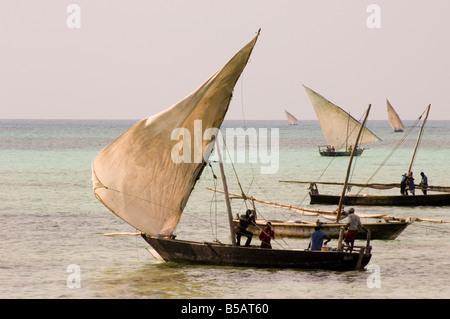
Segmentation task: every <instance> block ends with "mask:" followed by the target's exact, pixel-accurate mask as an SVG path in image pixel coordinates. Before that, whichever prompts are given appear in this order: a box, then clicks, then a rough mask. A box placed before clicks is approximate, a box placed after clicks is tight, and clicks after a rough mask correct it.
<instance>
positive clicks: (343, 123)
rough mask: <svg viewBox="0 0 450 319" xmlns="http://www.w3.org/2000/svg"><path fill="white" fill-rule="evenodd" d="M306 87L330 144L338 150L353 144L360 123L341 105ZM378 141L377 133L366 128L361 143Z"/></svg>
mask: <svg viewBox="0 0 450 319" xmlns="http://www.w3.org/2000/svg"><path fill="white" fill-rule="evenodd" d="M304 87H305V90H306V93H307V94H308V96H309V98H310V100H311V103H312V105H313V107H314V110H315V111H316V115H317V118H318V119H319V123H320V127H321V128H322V132H323V135H324V136H325V139H326V140H327V143H328V145H330V146H333V147H334V148H335V149H336V150H337V149H340V148H342V147H346V146H353V145H354V144H355V140H356V137H357V136H358V130H359V127H360V126H361V125H360V123H359V122H358V121H357V120H356V119H354V118H353V117H352V116H351V115H350V114H348V113H347V112H345V111H344V110H343V109H341V108H340V107H339V106H336V105H334V104H333V103H332V102H330V101H328V100H327V99H325V98H324V97H323V96H321V95H320V94H318V93H316V92H314V91H313V90H311V89H309V88H307V87H306V86H304ZM378 141H380V139H379V138H378V137H377V136H376V135H375V134H373V133H372V132H371V131H370V130H369V129H367V128H364V130H363V132H362V136H361V140H360V142H359V144H368V143H375V142H378Z"/></svg>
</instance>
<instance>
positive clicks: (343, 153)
mask: <svg viewBox="0 0 450 319" xmlns="http://www.w3.org/2000/svg"><path fill="white" fill-rule="evenodd" d="M362 152H364V149H363V148H358V149H357V150H356V152H355V155H354V156H359V155H361V154H362ZM319 153H320V155H322V156H333V157H334V156H350V155H351V154H352V152H347V151H322V150H319Z"/></svg>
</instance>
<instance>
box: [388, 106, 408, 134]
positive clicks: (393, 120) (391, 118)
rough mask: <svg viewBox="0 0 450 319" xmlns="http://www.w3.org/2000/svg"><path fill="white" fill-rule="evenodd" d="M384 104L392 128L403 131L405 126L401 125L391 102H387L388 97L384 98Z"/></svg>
mask: <svg viewBox="0 0 450 319" xmlns="http://www.w3.org/2000/svg"><path fill="white" fill-rule="evenodd" d="M386 104H387V114H388V120H389V124H390V125H391V127H392V129H393V130H394V131H396V132H403V129H404V128H405V126H404V125H403V123H402V120H400V117H399V116H398V114H397V112H395V110H394V108H393V107H392V105H391V103H389V100H388V99H386Z"/></svg>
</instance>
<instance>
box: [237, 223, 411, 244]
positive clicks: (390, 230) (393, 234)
mask: <svg viewBox="0 0 450 319" xmlns="http://www.w3.org/2000/svg"><path fill="white" fill-rule="evenodd" d="M234 223H235V225H237V221H234ZM270 223H271V224H272V228H273V230H274V231H275V236H279V237H295V238H310V237H311V234H312V233H313V232H314V227H315V226H316V225H315V223H311V224H304V223H295V222H283V221H273V220H271V221H270ZM409 224H410V223H408V222H397V221H395V222H380V223H364V227H366V228H367V229H369V230H370V235H371V236H370V238H371V239H372V240H374V239H378V240H393V239H395V238H397V237H398V236H399V235H400V234H401V233H402V232H403V231H404V230H405V229H406V227H408V225H409ZM265 226H266V222H265V221H257V226H250V227H249V228H247V229H248V230H249V231H251V232H252V233H253V234H254V235H255V236H258V235H259V234H260V233H261V230H262V229H264V228H265ZM343 226H345V224H335V223H323V224H322V225H321V231H323V232H324V233H327V234H328V235H330V236H331V238H334V239H337V238H339V229H340V227H343ZM357 239H366V232H365V231H360V232H358V234H357Z"/></svg>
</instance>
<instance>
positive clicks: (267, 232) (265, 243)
mask: <svg viewBox="0 0 450 319" xmlns="http://www.w3.org/2000/svg"><path fill="white" fill-rule="evenodd" d="M238 218H239V223H238V226H237V227H236V229H235V234H236V245H237V246H240V245H241V237H242V236H245V237H247V240H246V242H245V247H249V246H250V243H251V242H252V238H253V233H252V232H251V231H248V230H247V227H249V226H250V225H256V211H255V210H252V209H247V211H246V212H245V215H241V216H238ZM274 238H275V232H274V230H273V229H272V224H271V223H270V222H267V225H266V228H265V229H263V230H262V231H261V233H260V234H259V239H260V240H261V246H260V247H261V248H272V244H271V243H270V241H271V240H272V239H274Z"/></svg>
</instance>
